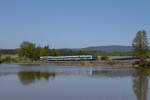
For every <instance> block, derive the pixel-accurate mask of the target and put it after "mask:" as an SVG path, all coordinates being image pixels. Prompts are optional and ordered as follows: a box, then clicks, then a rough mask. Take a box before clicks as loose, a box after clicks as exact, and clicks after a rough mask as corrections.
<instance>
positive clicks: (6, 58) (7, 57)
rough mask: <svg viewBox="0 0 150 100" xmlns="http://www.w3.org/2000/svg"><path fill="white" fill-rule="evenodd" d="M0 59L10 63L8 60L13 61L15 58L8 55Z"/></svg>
mask: <svg viewBox="0 0 150 100" xmlns="http://www.w3.org/2000/svg"><path fill="white" fill-rule="evenodd" d="M1 60H2V62H4V63H10V62H14V61H15V59H13V58H11V57H10V56H6V57H5V58H3V59H1Z"/></svg>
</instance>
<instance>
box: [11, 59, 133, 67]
mask: <svg viewBox="0 0 150 100" xmlns="http://www.w3.org/2000/svg"><path fill="white" fill-rule="evenodd" d="M134 62H135V61H134V60H122V61H121V60H120V61H119V60H116V61H113V62H108V61H35V62H30V63H14V64H33V65H36V64H37V65H45V64H46V65H53V66H55V65H56V66H104V67H109V66H111V67H133V63H134Z"/></svg>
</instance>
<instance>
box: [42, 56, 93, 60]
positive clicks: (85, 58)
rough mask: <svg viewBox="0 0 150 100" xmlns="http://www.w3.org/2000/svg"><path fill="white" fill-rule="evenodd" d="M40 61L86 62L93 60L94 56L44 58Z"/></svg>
mask: <svg viewBox="0 0 150 100" xmlns="http://www.w3.org/2000/svg"><path fill="white" fill-rule="evenodd" d="M40 60H41V61H43V60H47V61H81V60H82V61H86V60H93V55H76V56H43V57H40Z"/></svg>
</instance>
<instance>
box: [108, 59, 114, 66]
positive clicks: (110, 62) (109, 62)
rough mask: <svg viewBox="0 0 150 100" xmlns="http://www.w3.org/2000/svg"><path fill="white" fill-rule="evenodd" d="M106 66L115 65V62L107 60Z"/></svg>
mask: <svg viewBox="0 0 150 100" xmlns="http://www.w3.org/2000/svg"><path fill="white" fill-rule="evenodd" d="M107 64H109V65H115V64H116V62H115V61H113V60H107Z"/></svg>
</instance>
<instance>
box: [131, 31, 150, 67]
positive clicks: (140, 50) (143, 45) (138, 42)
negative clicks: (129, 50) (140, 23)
mask: <svg viewBox="0 0 150 100" xmlns="http://www.w3.org/2000/svg"><path fill="white" fill-rule="evenodd" d="M132 46H133V55H134V56H137V57H139V59H140V65H141V66H143V65H145V63H146V58H147V53H148V39H147V33H146V31H145V30H143V31H138V32H137V34H136V37H135V38H134V40H133V43H132Z"/></svg>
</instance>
